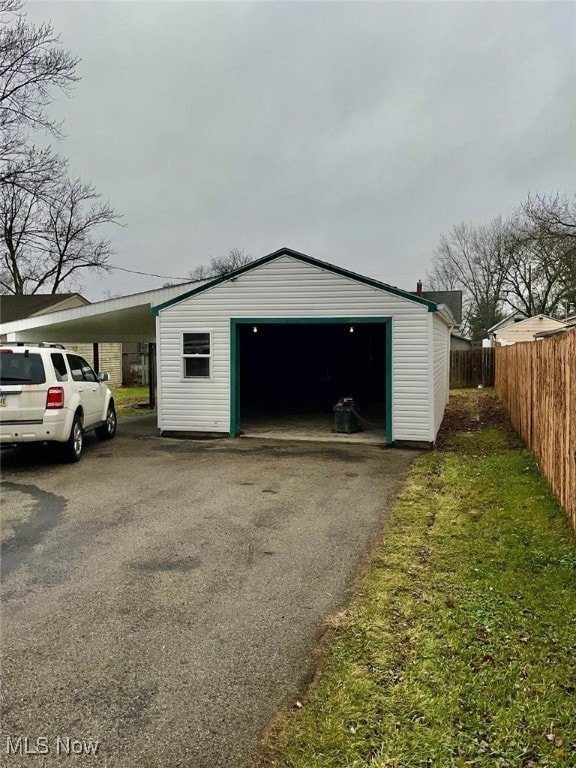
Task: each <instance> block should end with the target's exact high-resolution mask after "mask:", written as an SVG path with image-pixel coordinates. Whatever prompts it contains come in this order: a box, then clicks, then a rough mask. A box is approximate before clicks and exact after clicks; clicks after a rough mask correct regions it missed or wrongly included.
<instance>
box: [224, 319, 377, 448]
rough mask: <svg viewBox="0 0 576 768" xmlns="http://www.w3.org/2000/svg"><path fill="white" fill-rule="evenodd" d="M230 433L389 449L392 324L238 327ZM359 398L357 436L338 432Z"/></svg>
mask: <svg viewBox="0 0 576 768" xmlns="http://www.w3.org/2000/svg"><path fill="white" fill-rule="evenodd" d="M231 330H232V349H233V360H232V429H231V431H232V433H233V434H242V435H244V436H247V437H250V436H254V437H274V438H283V437H284V438H288V439H308V440H335V439H339V440H345V441H349V442H365V443H377V444H383V443H390V442H391V390H392V381H391V339H390V337H391V326H390V323H389V321H388V320H387V319H386V318H338V319H325V318H318V319H313V320H312V319H300V318H298V319H293V318H290V319H281V320H279V319H251V320H232V329H231ZM341 398H353V400H354V417H353V419H352V421H353V422H354V421H356V422H357V424H358V426H359V429H358V431H354V432H352V433H350V434H348V433H343V432H335V429H334V428H335V417H334V406H335V405H336V404H337V403H338V401H339V400H340V399H341Z"/></svg>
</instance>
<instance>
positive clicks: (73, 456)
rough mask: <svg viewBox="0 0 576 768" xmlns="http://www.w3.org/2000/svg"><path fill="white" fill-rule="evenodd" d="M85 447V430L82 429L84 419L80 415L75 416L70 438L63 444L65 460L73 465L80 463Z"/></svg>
mask: <svg viewBox="0 0 576 768" xmlns="http://www.w3.org/2000/svg"><path fill="white" fill-rule="evenodd" d="M83 447H84V430H83V429H82V419H81V418H80V416H79V414H76V415H75V416H74V421H73V422H72V429H71V430H70V437H69V438H68V440H67V441H66V442H65V443H63V444H62V449H63V451H62V452H63V454H64V459H65V460H66V461H69V462H71V463H75V462H77V461H80V457H81V456H82V448H83Z"/></svg>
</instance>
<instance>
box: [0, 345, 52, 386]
mask: <svg viewBox="0 0 576 768" xmlns="http://www.w3.org/2000/svg"><path fill="white" fill-rule="evenodd" d="M45 381H46V375H45V373H44V363H43V362H42V357H41V355H38V354H35V353H33V352H31V353H29V354H26V353H25V352H3V353H2V354H0V384H44V382H45Z"/></svg>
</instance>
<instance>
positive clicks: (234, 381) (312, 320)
mask: <svg viewBox="0 0 576 768" xmlns="http://www.w3.org/2000/svg"><path fill="white" fill-rule="evenodd" d="M297 323H299V324H301V325H315V324H316V325H321V324H323V325H330V324H332V325H334V324H340V325H359V324H360V323H371V324H373V323H383V324H385V326H386V392H385V398H386V444H387V445H391V444H392V440H393V431H392V318H391V317H232V318H230V435H231V436H232V437H237V436H238V434H239V433H240V340H239V334H238V326H239V325H266V324H267V325H289V324H297Z"/></svg>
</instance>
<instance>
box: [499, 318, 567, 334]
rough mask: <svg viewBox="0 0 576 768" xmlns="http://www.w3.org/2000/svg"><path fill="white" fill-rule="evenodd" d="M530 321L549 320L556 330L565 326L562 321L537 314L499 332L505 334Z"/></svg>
mask: <svg viewBox="0 0 576 768" xmlns="http://www.w3.org/2000/svg"><path fill="white" fill-rule="evenodd" d="M532 320H550V322H551V323H557V327H558V328H563V327H564V326H565V325H566V323H565V322H564V321H563V320H557V319H556V318H554V317H548V315H543V314H539V315H532V317H525V318H524V319H523V320H519V321H518V322H517V323H514V324H513V325H510V326H505V327H504V328H502V330H501V332H502V333H505V332H506V331H507V330H508V329H510V330H511V329H512V328H514V330H516V328H521V327H522V326H523V325H526V324H527V323H528V322H530V321H532ZM549 330H550V329H549ZM496 332H498V329H496ZM538 333H540V331H538Z"/></svg>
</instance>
